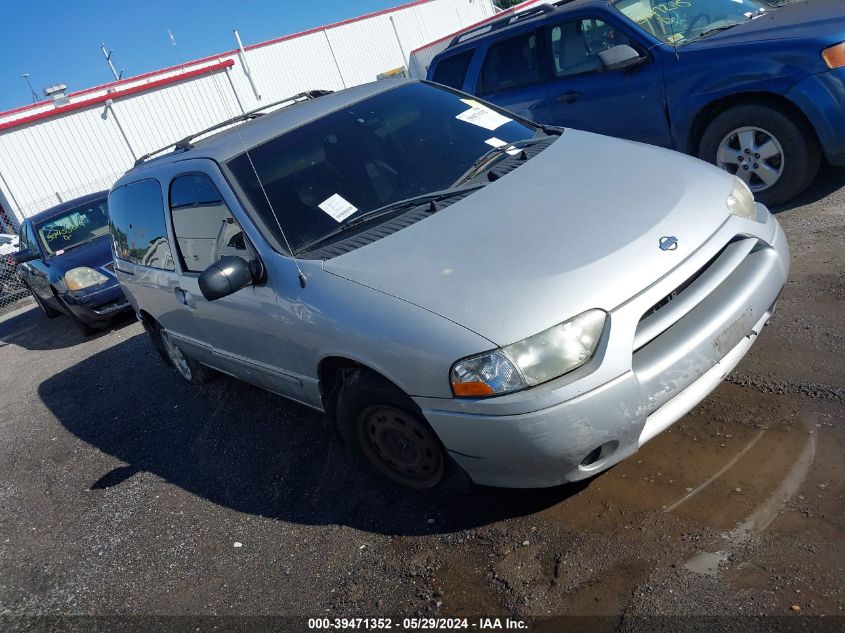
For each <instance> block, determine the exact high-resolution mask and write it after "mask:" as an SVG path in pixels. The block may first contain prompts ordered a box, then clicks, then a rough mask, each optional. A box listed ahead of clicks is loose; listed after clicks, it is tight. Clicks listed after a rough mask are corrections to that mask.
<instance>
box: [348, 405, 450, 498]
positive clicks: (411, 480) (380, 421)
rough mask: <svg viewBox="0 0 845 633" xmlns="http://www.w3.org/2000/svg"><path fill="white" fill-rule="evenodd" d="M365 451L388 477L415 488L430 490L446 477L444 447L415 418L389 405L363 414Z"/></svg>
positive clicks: (361, 437)
mask: <svg viewBox="0 0 845 633" xmlns="http://www.w3.org/2000/svg"><path fill="white" fill-rule="evenodd" d="M358 429H359V434H360V435H359V437H360V439H361V442H360V443H361V448H362V449H363V451H364V453H365V454H366V456H367V458H368V459H369V460H370V462H372V463H373V464H374V465H375V466H376V467H378V468H379V469H380V470H381V471H383V472H384V473H385V474H386V475H387V476H388V477H390V478H391V479H393V480H394V481H397V482H399V483H401V484H403V485H406V486H410V487H412V488H430V487H431V486H434V485H435V484H436V483H437V482H438V481H440V479H441V478H442V477H443V458H442V453H441V450H440V446H439V444H438V443H437V440H436V439H435V437H434V436H433V435H432V433H431V431H430V430H429V429H428V427H427V426H426V425H425V424H423V423H422V422H420V421H419V420H417V419H416V417H414V416H413V415H410V414H408V413H406V412H405V411H402V410H401V409H397V408H395V407H391V406H387V405H374V406H370V407H367V408H366V409H364V410H363V411H362V412H361V415H360V423H359V426H358Z"/></svg>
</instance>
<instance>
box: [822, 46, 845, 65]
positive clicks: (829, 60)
mask: <svg viewBox="0 0 845 633" xmlns="http://www.w3.org/2000/svg"><path fill="white" fill-rule="evenodd" d="M822 59H824V63H825V64H827V67H828V68H842V67H843V66H845V42H842V43H841V44H837V45H836V46H831V47H830V48H826V49H824V50H823V51H822Z"/></svg>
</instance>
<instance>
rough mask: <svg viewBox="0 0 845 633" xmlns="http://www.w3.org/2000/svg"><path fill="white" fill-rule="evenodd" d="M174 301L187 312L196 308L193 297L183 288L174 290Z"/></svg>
mask: <svg viewBox="0 0 845 633" xmlns="http://www.w3.org/2000/svg"><path fill="white" fill-rule="evenodd" d="M176 300H177V301H178V302H179V303H181V304H182V305H183V306H185V307H187V308H188V309H189V310H195V309H196V307H197V304H196V302H195V301H194V297H193V295H192V294H191V293H190V292H188V291H187V290H185V289H184V288H176Z"/></svg>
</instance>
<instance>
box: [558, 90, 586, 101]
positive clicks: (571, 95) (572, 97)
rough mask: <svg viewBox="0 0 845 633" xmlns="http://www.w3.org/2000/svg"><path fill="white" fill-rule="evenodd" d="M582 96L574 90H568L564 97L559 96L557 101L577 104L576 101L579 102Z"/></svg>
mask: <svg viewBox="0 0 845 633" xmlns="http://www.w3.org/2000/svg"><path fill="white" fill-rule="evenodd" d="M580 96H581V93H580V92H575V91H574V90H567V91H566V92H564V93H563V94H562V95H558V97H557V100H558V101H559V102H560V103H575V102H576V101H578V97H580Z"/></svg>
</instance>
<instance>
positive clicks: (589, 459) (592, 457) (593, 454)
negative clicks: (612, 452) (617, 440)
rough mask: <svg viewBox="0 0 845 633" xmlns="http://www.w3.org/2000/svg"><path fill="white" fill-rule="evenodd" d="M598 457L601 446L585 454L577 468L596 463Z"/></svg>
mask: <svg viewBox="0 0 845 633" xmlns="http://www.w3.org/2000/svg"><path fill="white" fill-rule="evenodd" d="M600 456H601V446H596V447H595V448H594V449H593V450H591V451H590V452H589V453H587V456H586V457H585V458H584V459H582V460H581V463H580V464H579V466H581V467H582V468H583V467H584V466H591V465H593V464H594V463H595V462H597V461H598V459H599V457H600Z"/></svg>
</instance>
